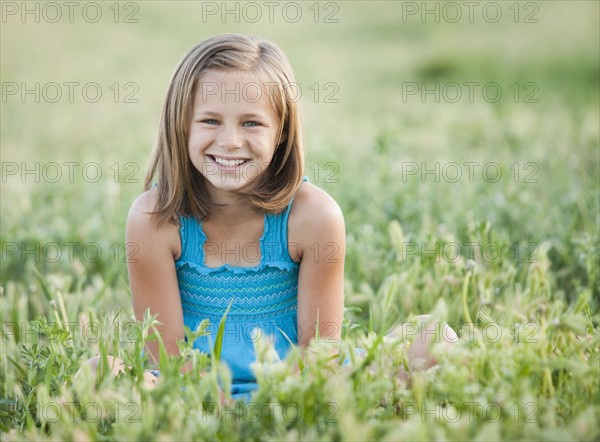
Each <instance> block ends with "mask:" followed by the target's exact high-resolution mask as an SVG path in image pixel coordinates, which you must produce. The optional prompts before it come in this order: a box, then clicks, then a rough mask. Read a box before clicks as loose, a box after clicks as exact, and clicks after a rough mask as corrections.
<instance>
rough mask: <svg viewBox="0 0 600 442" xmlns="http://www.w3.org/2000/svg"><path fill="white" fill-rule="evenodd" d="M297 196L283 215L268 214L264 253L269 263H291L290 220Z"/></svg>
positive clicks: (291, 199)
mask: <svg viewBox="0 0 600 442" xmlns="http://www.w3.org/2000/svg"><path fill="white" fill-rule="evenodd" d="M305 181H308V177H307V176H304V177H303V178H302V182H305ZM300 185H301V186H302V184H300ZM295 196H296V194H294V195H292V198H290V202H289V203H288V205H287V207H286V208H285V209H284V210H283V211H282V212H281V213H277V214H271V213H268V214H267V216H266V217H265V234H264V241H263V252H264V253H265V258H267V259H268V260H269V261H280V260H283V261H291V258H290V254H289V251H288V219H289V217H290V212H291V210H292V203H293V202H294V197H295Z"/></svg>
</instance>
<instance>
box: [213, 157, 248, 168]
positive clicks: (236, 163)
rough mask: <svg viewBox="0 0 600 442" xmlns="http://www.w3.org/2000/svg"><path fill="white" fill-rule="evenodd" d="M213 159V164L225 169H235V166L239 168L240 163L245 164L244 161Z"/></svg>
mask: <svg viewBox="0 0 600 442" xmlns="http://www.w3.org/2000/svg"><path fill="white" fill-rule="evenodd" d="M213 158H214V159H215V162H216V163H217V164H220V165H221V166H225V167H235V166H239V165H240V164H242V163H245V162H246V160H225V159H223V158H219V157H213Z"/></svg>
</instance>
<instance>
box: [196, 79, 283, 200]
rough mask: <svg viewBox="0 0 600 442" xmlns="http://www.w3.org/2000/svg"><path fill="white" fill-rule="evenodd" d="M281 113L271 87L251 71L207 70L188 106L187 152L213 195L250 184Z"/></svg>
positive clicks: (269, 149) (268, 156) (264, 162)
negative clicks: (190, 115)
mask: <svg viewBox="0 0 600 442" xmlns="http://www.w3.org/2000/svg"><path fill="white" fill-rule="evenodd" d="M279 129H280V127H279V117H278V115H277V112H276V111H275V108H274V107H273V103H272V102H271V98H270V94H269V90H268V89H267V88H266V87H265V85H264V84H263V82H262V81H260V80H258V79H257V78H256V77H255V76H254V75H253V74H251V73H247V72H237V71H229V72H227V71H225V72H224V71H215V70H211V71H208V72H207V73H206V74H205V75H203V76H202V78H201V82H200V83H199V84H198V87H197V90H196V93H195V96H194V103H193V108H192V119H191V122H190V131H189V140H188V151H189V155H190V159H191V161H192V163H193V164H194V166H195V167H196V169H197V170H198V171H199V172H200V173H201V174H202V175H203V176H204V177H205V178H206V179H207V180H208V182H209V183H210V184H209V192H210V195H211V197H212V198H218V196H219V195H221V196H225V195H226V193H227V192H228V191H232V190H237V189H240V188H242V187H243V186H245V185H247V184H249V183H251V182H252V181H254V180H255V179H256V177H257V176H258V175H260V174H261V173H262V172H263V171H264V170H265V169H266V167H267V166H268V165H269V164H270V162H271V160H272V158H273V154H274V152H275V147H276V143H277V141H278V140H277V137H278V136H279Z"/></svg>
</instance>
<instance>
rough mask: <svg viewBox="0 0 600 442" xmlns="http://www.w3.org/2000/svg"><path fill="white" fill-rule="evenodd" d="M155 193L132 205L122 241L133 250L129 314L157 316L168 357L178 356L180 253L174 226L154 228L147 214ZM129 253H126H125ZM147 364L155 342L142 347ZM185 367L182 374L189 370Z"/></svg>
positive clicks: (155, 356) (155, 353) (154, 358)
mask: <svg viewBox="0 0 600 442" xmlns="http://www.w3.org/2000/svg"><path fill="white" fill-rule="evenodd" d="M156 196H157V191H156V189H151V190H148V191H146V192H144V193H143V194H142V195H140V196H139V197H138V198H137V200H136V201H135V202H134V203H133V205H132V207H131V210H130V211H129V216H128V217H127V230H126V241H127V244H133V246H130V247H131V250H135V253H132V254H131V255H130V256H129V257H128V262H127V268H128V271H129V284H130V287H131V296H132V301H133V311H134V313H135V317H136V319H137V320H138V321H141V320H142V319H143V317H144V312H145V311H146V309H147V308H149V309H150V314H152V315H158V317H157V319H158V321H159V322H161V325H159V326H158V327H157V329H158V331H159V333H160V335H161V337H162V340H163V342H164V344H165V349H166V350H167V353H168V354H171V355H178V354H179V348H178V347H177V340H180V339H184V331H183V313H182V310H181V299H180V297H179V287H178V284H177V274H176V272H175V260H176V259H177V257H178V256H179V255H180V253H181V244H180V241H179V228H178V226H177V225H175V224H174V223H170V224H168V225H164V226H161V227H157V226H156V224H154V222H153V221H152V220H151V216H150V212H152V210H153V209H154V207H155V202H156ZM128 250H129V249H128ZM146 349H147V351H149V352H150V355H149V356H150V360H151V361H153V362H155V363H157V362H158V354H159V353H158V342H157V341H152V342H148V343H147V344H146ZM188 365H189V364H186V367H185V370H183V371H187V370H188V369H189V368H190V367H188Z"/></svg>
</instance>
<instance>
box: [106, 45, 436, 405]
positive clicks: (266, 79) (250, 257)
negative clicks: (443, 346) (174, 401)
mask: <svg viewBox="0 0 600 442" xmlns="http://www.w3.org/2000/svg"><path fill="white" fill-rule="evenodd" d="M295 86H296V85H295V80H294V76H293V73H292V69H291V68H290V65H289V63H288V60H287V58H286V56H285V55H284V54H283V52H282V51H281V50H280V49H279V48H278V47H277V46H276V45H274V44H273V43H271V42H268V41H265V40H262V39H259V38H256V37H249V36H243V35H219V36H215V37H212V38H209V39H207V40H204V41H202V42H200V43H199V44H197V45H196V46H194V47H193V48H192V49H191V50H190V51H189V52H188V53H187V54H186V55H185V56H184V57H183V59H182V61H181V62H180V64H179V66H178V67H177V69H176V70H175V73H174V75H173V78H172V80H171V84H170V86H169V89H168V92H167V96H166V100H165V103H164V107H163V111H162V116H161V121H160V126H159V130H158V139H157V143H156V147H155V150H154V153H153V158H152V162H151V165H150V169H149V172H148V176H147V179H146V186H145V187H146V191H145V192H144V193H143V194H142V195H140V196H139V197H138V198H137V200H136V201H135V202H134V204H133V206H132V208H131V211H130V213H129V217H128V220H127V242H128V243H134V244H136V245H137V249H138V251H137V253H136V255H135V259H132V260H130V262H129V263H128V270H129V279H130V284H131V293H132V296H133V307H134V312H135V315H136V318H137V319H138V320H141V319H142V317H143V315H144V312H145V311H146V309H149V310H150V313H151V314H152V315H158V320H159V321H160V322H161V323H162V325H161V326H160V327H158V331H159V332H160V334H161V337H162V340H163V342H164V344H165V347H166V350H167V352H168V353H169V354H178V352H179V350H178V347H177V341H178V340H183V339H184V325H185V326H188V327H189V328H190V329H192V330H195V329H196V328H197V327H198V325H199V324H200V322H201V321H202V320H203V319H209V321H210V324H211V327H209V332H210V333H209V334H208V335H207V336H202V337H200V338H198V339H197V340H196V341H195V342H194V344H193V345H194V347H195V348H197V349H199V350H200V351H202V352H205V353H210V352H211V349H212V348H213V346H214V343H215V339H216V334H217V327H218V324H219V321H220V319H221V317H222V316H223V314H224V313H225V311H226V310H227V308H228V306H230V307H229V312H228V314H227V320H226V328H225V333H224V336H223V344H222V351H221V360H222V361H224V362H225V363H227V364H228V366H229V367H230V368H231V371H232V391H231V395H232V397H233V398H246V399H247V398H248V397H249V395H250V393H251V392H252V391H253V390H255V389H256V380H255V378H254V376H253V373H252V370H251V368H250V366H251V363H252V362H253V361H254V360H255V355H254V342H255V341H256V340H257V339H269V340H270V341H271V342H273V344H274V348H275V350H276V351H277V353H278V354H279V356H280V357H281V358H282V359H283V358H284V357H285V355H286V353H287V352H288V350H289V349H290V347H291V346H292V345H300V346H302V347H305V346H307V345H308V343H309V342H310V341H311V339H313V338H314V337H315V335H316V333H317V331H318V336H320V337H321V338H322V339H327V340H328V341H329V342H331V341H336V340H338V339H339V337H340V331H341V323H342V310H343V293H344V287H343V283H344V254H345V227H344V218H343V215H342V212H341V210H340V208H339V206H338V205H337V204H336V202H335V201H334V200H333V199H332V198H331V197H330V196H329V195H328V194H327V193H326V192H324V191H323V190H321V189H319V188H318V187H316V186H314V185H313V184H311V183H310V182H309V181H308V180H307V179H306V178H304V177H303V172H304V163H303V147H302V130H301V129H302V123H301V118H300V109H299V104H298V96H297V93H296V91H297V90H298V89H295ZM292 88H294V89H293V90H292ZM291 92H293V93H291ZM438 325H439V324H438ZM430 327H435V324H433V325H430ZM253 330H255V331H254V332H253ZM401 330H402V329H400V328H399V329H397V330H396V331H395V332H393V333H396V334H398V333H399V332H400V331H401ZM431 336H432V335H431V333H430V334H429V337H427V339H420V340H419V339H415V344H414V345H413V348H411V355H412V356H413V359H415V360H417V359H423V360H424V362H425V364H426V365H431V364H432V363H434V362H435V361H433V359H432V358H431V357H430V356H429V354H428V349H427V344H428V341H429V340H431ZM147 349H148V351H149V352H150V357H151V359H152V360H154V361H157V359H158V344H157V342H156V341H154V342H150V343H148V344H147ZM116 367H117V368H116V369H115V368H114V367H113V371H116V372H118V371H120V370H121V369H122V362H121V361H117V365H116ZM190 368H191V367H190V366H189V365H188V366H186V367H184V370H189V369H190ZM153 380H154V379H153V377H152V376H151V375H148V381H149V382H152V381H153Z"/></svg>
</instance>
